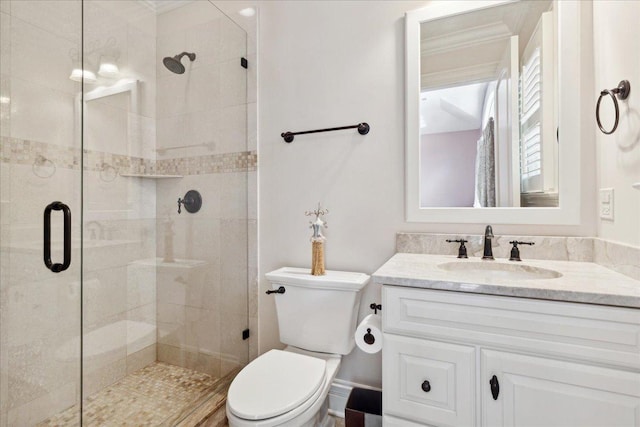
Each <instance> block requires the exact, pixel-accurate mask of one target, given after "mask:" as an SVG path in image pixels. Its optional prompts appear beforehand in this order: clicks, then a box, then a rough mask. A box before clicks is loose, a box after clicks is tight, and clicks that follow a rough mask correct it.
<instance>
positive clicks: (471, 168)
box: [420, 129, 481, 208]
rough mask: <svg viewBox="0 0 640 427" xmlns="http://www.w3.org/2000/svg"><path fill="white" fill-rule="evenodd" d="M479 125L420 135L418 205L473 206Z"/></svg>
mask: <svg viewBox="0 0 640 427" xmlns="http://www.w3.org/2000/svg"><path fill="white" fill-rule="evenodd" d="M480 135H481V131H480V129H475V130H465V131H459V132H446V133H436V134H426V135H420V206H423V207H427V206H431V207H438V208H439V207H453V206H460V207H473V199H474V195H475V188H476V154H477V152H478V150H477V144H478V139H480Z"/></svg>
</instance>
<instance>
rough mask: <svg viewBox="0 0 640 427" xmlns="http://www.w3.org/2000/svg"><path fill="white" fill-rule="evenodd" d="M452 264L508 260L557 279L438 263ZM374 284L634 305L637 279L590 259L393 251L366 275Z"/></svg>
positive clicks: (638, 303) (637, 304) (638, 297)
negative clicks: (503, 274)
mask: <svg viewBox="0 0 640 427" xmlns="http://www.w3.org/2000/svg"><path fill="white" fill-rule="evenodd" d="M452 262H461V263H486V262H488V263H495V264H511V265H512V266H513V265H519V266H522V267H523V268H524V269H526V267H527V266H529V267H534V268H541V269H546V270H555V271H557V272H559V273H561V274H562V276H561V277H556V278H549V279H538V278H533V279H520V280H511V279H508V278H505V277H499V276H500V275H493V274H483V273H481V272H477V273H476V274H473V277H470V272H469V271H466V272H464V271H447V270H444V269H442V268H441V267H438V265H441V264H445V263H452ZM371 278H372V280H373V281H374V282H375V283H380V284H384V285H395V286H406V287H412V288H423V289H438V290H446V291H457V292H468V293H477V294H488V295H501V296H511V297H522V298H537V299H545V300H554V301H568V302H579V303H588V304H601V305H611V306H619V307H633V308H640V281H638V280H634V279H632V278H630V277H627V276H625V275H623V274H620V273H617V272H615V271H613V270H609V269H608V268H605V267H603V266H601V265H598V264H595V263H591V262H576V261H548V260H526V261H523V262H513V261H508V260H505V259H496V260H495V261H482V260H481V259H479V258H469V259H460V260H459V259H457V258H456V257H455V256H452V255H426V254H409V253H398V254H396V255H394V256H393V257H392V258H391V259H389V261H387V262H386V263H385V264H384V265H383V266H382V267H380V268H379V269H378V271H376V272H375V273H374V274H373V275H372V276H371Z"/></svg>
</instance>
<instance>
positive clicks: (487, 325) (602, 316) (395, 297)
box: [382, 286, 640, 369]
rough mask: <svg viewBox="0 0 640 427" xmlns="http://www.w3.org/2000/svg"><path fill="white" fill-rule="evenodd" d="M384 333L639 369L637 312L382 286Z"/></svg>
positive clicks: (639, 325)
mask: <svg viewBox="0 0 640 427" xmlns="http://www.w3.org/2000/svg"><path fill="white" fill-rule="evenodd" d="M383 304H384V308H385V309H384V311H383V312H382V315H383V330H384V332H390V333H397V334H402V335H411V336H421V337H428V338H431V339H433V338H436V339H444V340H447V341H449V340H453V341H470V342H475V343H491V344H493V345H498V346H506V347H509V348H519V349H521V350H525V349H535V350H536V351H541V352H545V353H547V354H553V355H558V356H560V355H562V356H572V357H577V358H581V359H587V360H589V361H594V362H600V363H611V362H613V363H615V364H619V365H622V366H627V367H631V368H634V369H637V368H640V358H639V357H638V354H639V353H640V310H637V309H631V308H621V307H606V306H598V305H589V304H578V303H565V302H558V301H542V300H533V299H523V298H511V297H501V296H490V295H478V294H471V293H469V294H467V293H463V292H448V291H437V290H426V289H411V288H402V287H397V286H384V287H383Z"/></svg>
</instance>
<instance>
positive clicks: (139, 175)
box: [120, 173, 184, 179]
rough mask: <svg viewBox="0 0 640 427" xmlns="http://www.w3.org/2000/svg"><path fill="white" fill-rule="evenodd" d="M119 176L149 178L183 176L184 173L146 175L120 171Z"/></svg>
mask: <svg viewBox="0 0 640 427" xmlns="http://www.w3.org/2000/svg"><path fill="white" fill-rule="evenodd" d="M120 176H123V177H128V178H149V179H167V178H184V175H146V174H142V173H121V174H120Z"/></svg>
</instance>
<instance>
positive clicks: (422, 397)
mask: <svg viewBox="0 0 640 427" xmlns="http://www.w3.org/2000/svg"><path fill="white" fill-rule="evenodd" d="M383 308H384V309H383V311H382V313H383V332H384V340H385V341H384V347H383V355H382V360H383V362H382V363H383V367H382V370H383V410H384V425H385V426H396V425H406V426H409V425H414V424H415V425H421V426H425V425H426V426H434V427H435V426H486V427H499V426H545V427H548V426H562V427H569V426H580V427H582V426H603V427H605V426H606V427H614V426H615V427H622V426H635V427H640V310H637V309H630V308H622V307H608V306H598V305H588V304H579V303H567V302H558V301H543V300H535V299H524V298H513V297H504V296H489V295H479V294H473V293H462V292H449V291H438V290H429V289H415V288H405V287H399V286H383Z"/></svg>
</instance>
